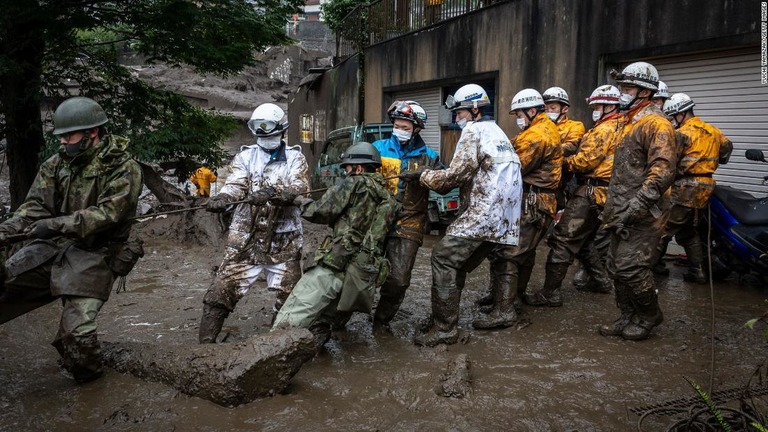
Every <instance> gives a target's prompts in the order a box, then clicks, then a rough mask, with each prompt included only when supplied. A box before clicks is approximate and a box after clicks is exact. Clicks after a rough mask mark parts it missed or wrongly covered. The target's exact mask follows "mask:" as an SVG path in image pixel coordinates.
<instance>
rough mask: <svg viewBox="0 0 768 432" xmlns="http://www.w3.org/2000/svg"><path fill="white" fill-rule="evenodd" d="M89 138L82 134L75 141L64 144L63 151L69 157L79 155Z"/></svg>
mask: <svg viewBox="0 0 768 432" xmlns="http://www.w3.org/2000/svg"><path fill="white" fill-rule="evenodd" d="M89 141H90V140H89V139H88V136H87V135H83V137H82V138H81V139H80V141H78V142H76V143H70V144H64V151H65V152H66V153H67V156H69V157H75V156H77V155H79V154H80V153H81V152H82V151H83V150H85V148H86V147H87V144H88V142H89Z"/></svg>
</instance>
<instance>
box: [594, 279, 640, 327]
mask: <svg viewBox="0 0 768 432" xmlns="http://www.w3.org/2000/svg"><path fill="white" fill-rule="evenodd" d="M615 293H616V306H618V307H619V311H620V312H621V315H619V318H617V319H616V320H615V321H614V322H612V323H611V324H603V325H602V326H600V328H599V329H598V331H599V332H600V334H601V335H603V336H621V334H622V332H624V328H625V327H626V326H627V325H629V322H630V321H631V320H632V316H633V315H634V314H635V306H634V305H633V304H632V296H631V295H630V292H629V288H627V287H626V286H624V285H620V284H616V288H615Z"/></svg>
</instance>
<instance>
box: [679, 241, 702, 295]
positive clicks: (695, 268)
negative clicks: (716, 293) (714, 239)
mask: <svg viewBox="0 0 768 432" xmlns="http://www.w3.org/2000/svg"><path fill="white" fill-rule="evenodd" d="M685 253H686V254H687V255H688V265H690V267H689V268H688V271H687V272H685V274H683V280H684V281H686V282H693V283H697V284H699V285H703V284H705V283H707V281H708V279H707V275H706V274H705V273H704V267H703V266H702V263H703V262H704V253H703V252H702V249H701V244H698V245H692V246H689V247H687V248H686V250H685Z"/></svg>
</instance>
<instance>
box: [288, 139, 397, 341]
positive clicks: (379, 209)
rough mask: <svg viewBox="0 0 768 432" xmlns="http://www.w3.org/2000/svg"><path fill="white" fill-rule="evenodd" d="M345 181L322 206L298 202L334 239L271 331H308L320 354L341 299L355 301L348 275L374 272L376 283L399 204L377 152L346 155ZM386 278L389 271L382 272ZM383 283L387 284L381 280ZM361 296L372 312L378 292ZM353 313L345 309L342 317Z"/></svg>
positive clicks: (365, 147)
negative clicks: (328, 228)
mask: <svg viewBox="0 0 768 432" xmlns="http://www.w3.org/2000/svg"><path fill="white" fill-rule="evenodd" d="M341 166H342V168H344V170H345V171H346V173H347V175H346V177H345V179H344V181H343V182H342V183H341V184H338V185H336V186H333V187H332V188H330V189H329V190H328V191H326V192H325V194H323V196H322V197H321V198H320V199H319V200H318V201H314V202H313V201H312V200H311V199H309V198H304V197H298V198H297V199H296V203H297V204H298V205H300V206H301V207H302V211H301V216H302V217H303V218H304V219H306V220H308V221H310V222H313V223H322V224H327V225H330V226H331V227H332V228H333V234H332V235H331V236H329V237H327V238H326V239H325V241H324V242H323V244H322V246H320V248H319V249H318V250H317V252H316V253H315V257H314V261H313V262H312V263H311V264H310V266H309V267H308V268H309V269H308V270H307V272H306V273H304V276H302V278H301V280H299V282H298V284H296V287H295V288H294V289H293V291H292V292H291V295H290V296H289V297H288V299H287V300H286V302H285V305H284V306H283V307H282V309H280V312H279V313H278V314H277V318H276V319H275V323H274V326H273V328H280V327H304V328H308V329H310V331H312V332H313V334H314V335H315V341H316V344H317V346H318V348H320V347H321V346H322V345H323V344H324V343H325V342H326V341H327V340H328V338H329V337H330V334H331V324H333V323H335V322H336V319H337V308H338V307H339V302H340V298H341V297H342V296H344V295H345V294H350V295H355V294H357V293H356V292H352V293H349V291H350V290H351V291H355V289H356V288H359V287H356V286H353V285H350V284H349V282H350V279H351V278H350V277H349V275H348V274H347V272H348V270H349V269H350V268H351V267H352V266H355V270H357V269H358V268H359V267H360V266H361V265H362V266H363V267H371V266H373V267H374V273H375V274H374V275H373V278H374V279H375V278H378V277H379V274H380V273H381V272H382V266H385V267H388V265H387V264H386V263H385V261H386V260H385V259H384V239H385V237H386V234H387V232H388V231H389V228H390V227H391V225H392V223H393V222H394V220H395V217H396V215H397V211H398V208H399V204H398V203H397V201H396V200H395V198H394V197H393V196H392V194H391V193H390V192H389V191H388V190H387V188H386V186H385V184H384V178H383V177H382V176H381V174H379V173H377V172H376V169H377V168H378V167H380V166H381V156H380V155H379V152H378V151H377V150H376V149H375V148H374V147H373V146H372V145H371V144H369V143H367V142H359V143H357V144H355V145H353V146H351V147H350V148H349V149H347V151H346V153H345V154H344V155H342V162H341ZM383 272H384V273H386V270H385V269H384V270H383ZM382 279H383V278H382ZM367 288H372V289H371V290H370V292H368V293H362V295H363V296H364V301H365V303H366V305H367V307H368V308H367V309H366V311H367V312H370V309H369V308H370V304H371V303H372V301H373V294H374V291H375V287H374V286H373V284H371V285H368V287H367ZM352 310H355V309H350V308H344V311H343V312H347V311H352Z"/></svg>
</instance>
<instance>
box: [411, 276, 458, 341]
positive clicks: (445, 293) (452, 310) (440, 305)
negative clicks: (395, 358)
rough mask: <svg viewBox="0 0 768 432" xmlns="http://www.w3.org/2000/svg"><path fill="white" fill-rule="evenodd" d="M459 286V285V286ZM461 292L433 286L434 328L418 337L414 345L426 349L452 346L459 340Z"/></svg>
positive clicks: (456, 289) (455, 289) (451, 288)
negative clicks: (443, 345)
mask: <svg viewBox="0 0 768 432" xmlns="http://www.w3.org/2000/svg"><path fill="white" fill-rule="evenodd" d="M457 285H458V284H457ZM460 299H461V290H460V289H459V288H458V287H457V288H453V287H450V288H448V289H446V288H442V289H438V288H437V287H435V286H434V285H433V286H432V318H433V320H434V321H433V324H432V327H431V328H430V329H429V330H428V331H427V332H426V333H424V334H422V335H419V336H416V337H415V338H414V339H413V343H414V344H416V345H421V346H425V347H433V346H437V345H440V344H445V345H452V344H455V343H456V342H458V340H459V301H460Z"/></svg>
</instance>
